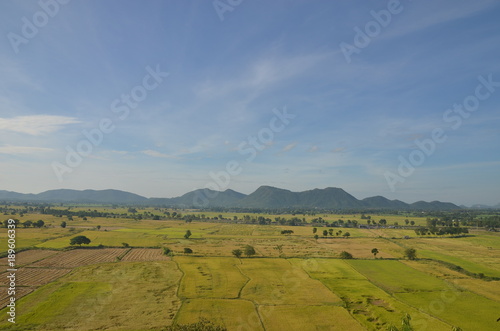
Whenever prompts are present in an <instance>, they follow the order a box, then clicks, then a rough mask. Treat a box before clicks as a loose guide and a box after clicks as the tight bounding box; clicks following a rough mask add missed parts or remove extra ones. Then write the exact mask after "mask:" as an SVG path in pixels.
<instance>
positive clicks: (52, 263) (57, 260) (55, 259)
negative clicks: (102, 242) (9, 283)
mask: <svg viewBox="0 0 500 331" xmlns="http://www.w3.org/2000/svg"><path fill="white" fill-rule="evenodd" d="M125 251H126V249H125V248H103V249H74V250H71V251H66V252H61V253H59V254H56V255H53V256H51V257H48V258H46V259H44V260H41V261H38V262H36V263H34V264H33V265H32V266H33V267H53V268H74V267H80V266H84V265H89V264H94V263H103V262H114V261H116V258H117V257H119V256H121V255H122V254H124V253H125Z"/></svg>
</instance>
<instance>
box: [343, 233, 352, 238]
mask: <svg viewBox="0 0 500 331" xmlns="http://www.w3.org/2000/svg"><path fill="white" fill-rule="evenodd" d="M342 236H343V237H344V238H346V239H347V238H349V237H350V236H351V234H350V233H349V232H346V233H344V234H343V235H342Z"/></svg>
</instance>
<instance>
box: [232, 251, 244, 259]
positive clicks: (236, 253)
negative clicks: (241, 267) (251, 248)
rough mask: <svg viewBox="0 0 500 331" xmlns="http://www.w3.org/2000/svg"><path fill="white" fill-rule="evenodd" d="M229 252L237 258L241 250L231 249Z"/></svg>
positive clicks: (241, 252)
mask: <svg viewBox="0 0 500 331" xmlns="http://www.w3.org/2000/svg"><path fill="white" fill-rule="evenodd" d="M231 253H233V255H234V256H235V257H237V258H238V259H239V258H241V255H242V254H243V251H242V250H241V249H233V251H232V252H231Z"/></svg>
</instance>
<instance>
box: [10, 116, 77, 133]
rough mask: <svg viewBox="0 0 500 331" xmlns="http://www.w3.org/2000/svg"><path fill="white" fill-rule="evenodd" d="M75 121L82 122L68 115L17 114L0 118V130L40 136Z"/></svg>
mask: <svg viewBox="0 0 500 331" xmlns="http://www.w3.org/2000/svg"><path fill="white" fill-rule="evenodd" d="M75 123H80V121H78V120H77V119H76V118H73V117H67V116H53V115H30V116H17V117H12V118H0V130H6V131H13V132H19V133H25V134H30V135H33V136H40V135H46V134H49V133H52V132H55V131H58V130H60V129H61V128H62V127H63V126H65V125H68V124H75Z"/></svg>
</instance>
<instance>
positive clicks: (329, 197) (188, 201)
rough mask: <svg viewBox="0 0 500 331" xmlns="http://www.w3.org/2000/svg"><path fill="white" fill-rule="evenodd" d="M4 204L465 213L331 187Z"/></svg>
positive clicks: (58, 194) (49, 196)
mask: <svg viewBox="0 0 500 331" xmlns="http://www.w3.org/2000/svg"><path fill="white" fill-rule="evenodd" d="M0 201H4V202H47V203H103V204H120V205H126V204H129V205H130V204H132V205H147V206H164V207H183V208H191V207H195V208H196V207H204V208H241V209H288V208H296V209H298V208H303V209H327V210H328V209H330V210H339V209H344V210H347V209H356V210H360V209H369V210H376V209H386V210H387V209H391V210H456V209H462V208H463V207H459V206H457V205H455V204H453V203H450V202H440V201H432V202H425V201H418V202H415V203H412V204H408V203H405V202H403V201H400V200H389V199H387V198H385V197H383V196H374V197H369V198H365V199H362V200H358V199H356V198H355V197H354V196H352V195H351V194H349V193H347V192H346V191H344V190H343V189H341V188H335V187H328V188H325V189H313V190H308V191H302V192H292V191H289V190H285V189H280V188H276V187H271V186H261V187H259V188H258V189H257V190H256V191H255V192H253V193H251V194H248V195H246V194H243V193H239V192H236V191H233V190H230V189H228V190H225V191H221V192H219V191H213V190H209V189H199V190H195V191H192V192H188V193H186V194H184V195H182V196H180V197H175V198H146V197H143V196H140V195H137V194H134V193H130V192H125V191H119V190H83V191H79V190H68V189H58V190H50V191H45V192H42V193H39V194H23V193H16V192H10V191H2V190H0Z"/></svg>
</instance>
